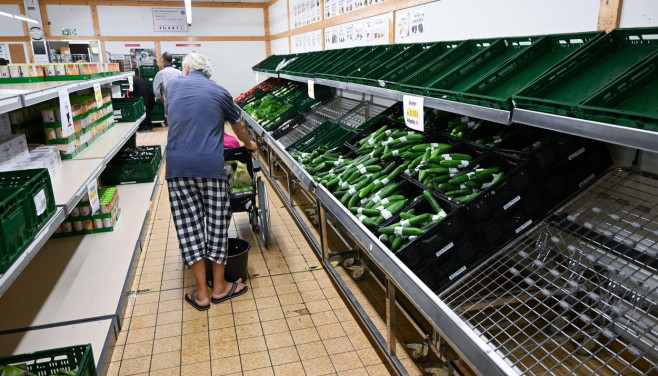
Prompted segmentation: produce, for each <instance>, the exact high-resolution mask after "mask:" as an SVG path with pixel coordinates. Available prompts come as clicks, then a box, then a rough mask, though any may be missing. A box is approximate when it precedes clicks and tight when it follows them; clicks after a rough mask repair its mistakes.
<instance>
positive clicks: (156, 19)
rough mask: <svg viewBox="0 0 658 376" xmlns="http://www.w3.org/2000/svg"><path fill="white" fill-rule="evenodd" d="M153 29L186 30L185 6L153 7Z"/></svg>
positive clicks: (166, 30)
mask: <svg viewBox="0 0 658 376" xmlns="http://www.w3.org/2000/svg"><path fill="white" fill-rule="evenodd" d="M153 30H154V31H158V32H167V33H170V32H186V31H187V15H186V14H185V8H153Z"/></svg>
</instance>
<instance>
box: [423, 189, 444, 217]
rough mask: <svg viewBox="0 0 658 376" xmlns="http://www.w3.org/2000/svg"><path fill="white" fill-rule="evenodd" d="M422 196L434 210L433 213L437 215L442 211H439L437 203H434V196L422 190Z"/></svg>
mask: <svg viewBox="0 0 658 376" xmlns="http://www.w3.org/2000/svg"><path fill="white" fill-rule="evenodd" d="M423 196H425V199H426V200H427V202H428V203H429V204H430V206H431V207H432V210H434V212H435V213H439V212H441V211H442V210H443V209H441V205H439V202H438V201H436V199H435V198H434V196H432V193H430V191H427V190H424V191H423Z"/></svg>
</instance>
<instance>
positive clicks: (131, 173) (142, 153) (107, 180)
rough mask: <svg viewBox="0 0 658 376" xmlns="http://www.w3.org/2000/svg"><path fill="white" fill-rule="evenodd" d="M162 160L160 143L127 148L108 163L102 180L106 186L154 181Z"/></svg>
mask: <svg viewBox="0 0 658 376" xmlns="http://www.w3.org/2000/svg"><path fill="white" fill-rule="evenodd" d="M161 161H162V152H161V150H160V145H154V146H138V147H134V148H132V147H131V148H125V149H123V150H122V151H120V152H119V153H118V154H117V155H116V156H115V157H114V158H113V159H112V160H111V161H110V163H109V164H108V165H107V167H106V168H105V170H104V171H103V173H102V174H101V182H102V184H103V185H104V186H108V185H119V184H131V183H148V182H152V181H153V180H154V179H155V176H156V175H157V173H158V168H159V167H160V162H161Z"/></svg>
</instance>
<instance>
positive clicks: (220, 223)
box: [167, 178, 231, 267]
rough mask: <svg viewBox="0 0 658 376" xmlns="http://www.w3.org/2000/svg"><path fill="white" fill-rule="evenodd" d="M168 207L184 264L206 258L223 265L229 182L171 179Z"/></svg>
mask: <svg viewBox="0 0 658 376" xmlns="http://www.w3.org/2000/svg"><path fill="white" fill-rule="evenodd" d="M167 186H168V187H169V205H170V206H171V213H172V215H173V216H174V224H175V225H176V233H177V234H178V243H179V246H180V250H181V254H182V256H183V260H184V261H185V265H187V266H188V267H189V266H191V265H192V264H194V263H196V262H198V261H201V260H202V259H208V260H210V261H213V262H216V263H219V264H226V259H227V256H228V254H227V246H228V227H229V225H230V223H231V203H230V200H229V193H228V182H227V181H226V180H222V179H211V178H171V179H167Z"/></svg>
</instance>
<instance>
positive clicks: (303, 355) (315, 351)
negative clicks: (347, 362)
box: [297, 341, 328, 360]
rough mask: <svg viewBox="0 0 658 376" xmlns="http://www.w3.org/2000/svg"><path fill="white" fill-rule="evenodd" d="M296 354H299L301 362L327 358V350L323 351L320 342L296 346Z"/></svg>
mask: <svg viewBox="0 0 658 376" xmlns="http://www.w3.org/2000/svg"><path fill="white" fill-rule="evenodd" d="M297 352H298V353H299V358H300V359H301V360H305V359H313V358H318V357H321V356H328V354H327V350H325V348H324V345H323V344H322V342H321V341H315V342H309V343H305V344H303V345H301V346H297Z"/></svg>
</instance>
